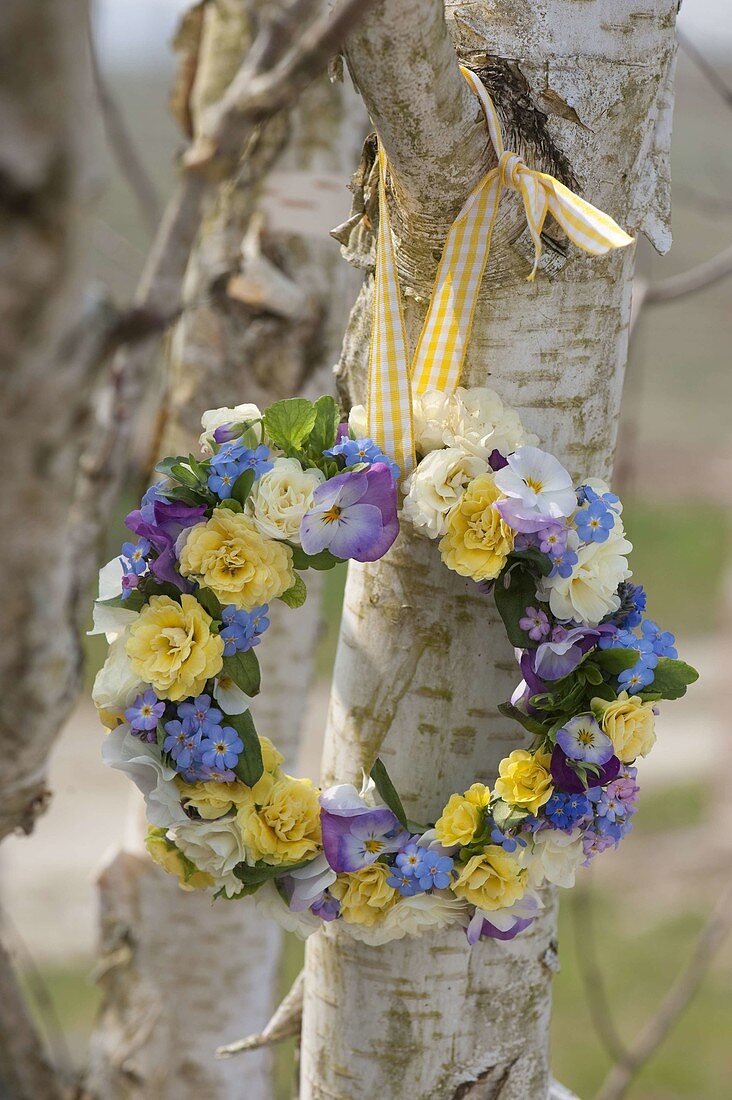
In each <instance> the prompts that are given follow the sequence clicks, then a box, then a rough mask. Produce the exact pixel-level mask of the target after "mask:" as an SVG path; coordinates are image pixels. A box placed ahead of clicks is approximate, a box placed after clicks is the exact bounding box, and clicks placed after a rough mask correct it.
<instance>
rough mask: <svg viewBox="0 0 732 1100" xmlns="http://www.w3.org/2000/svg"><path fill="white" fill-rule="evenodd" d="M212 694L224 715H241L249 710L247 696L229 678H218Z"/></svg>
mask: <svg viewBox="0 0 732 1100" xmlns="http://www.w3.org/2000/svg"><path fill="white" fill-rule="evenodd" d="M213 694H214V699H215V700H216V702H217V703H218V704H219V706H220V707H221V709H222V710H223V712H224V714H243V713H244V711H247V710H249V703H250V702H251V700H250V698H249V696H248V695H245V693H244V692H243V691H242V690H241V688H240V687H238V686H237V684H235V683H234V681H233V680H232V679H231V677H230V676H219V678H218V679H217V680H215V681H214V690H213Z"/></svg>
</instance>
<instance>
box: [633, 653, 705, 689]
mask: <svg viewBox="0 0 732 1100" xmlns="http://www.w3.org/2000/svg"><path fill="white" fill-rule="evenodd" d="M698 679H699V673H698V672H697V671H696V669H695V668H692V667H691V665H687V663H686V661H678V660H676V659H674V658H673V657H659V658H658V664H657V665H656V667H655V668H654V670H653V683H652V684H649V695H650V696H656V697H657V698H659V699H680V698H681V696H682V695H686V689H687V687H688V686H689V684H693V683H694V682H695V681H696V680H698ZM641 698H645V692H641Z"/></svg>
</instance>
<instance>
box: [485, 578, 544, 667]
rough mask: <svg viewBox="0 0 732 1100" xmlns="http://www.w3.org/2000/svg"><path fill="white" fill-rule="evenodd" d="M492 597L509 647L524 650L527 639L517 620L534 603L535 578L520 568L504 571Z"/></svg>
mask: <svg viewBox="0 0 732 1100" xmlns="http://www.w3.org/2000/svg"><path fill="white" fill-rule="evenodd" d="M493 596H494V599H495V601H496V608H497V609H498V614H499V615H500V616H501V618H502V619H503V625H504V626H505V628H506V633H507V634H508V639H509V641H510V642H511V645H514V646H518V647H519V648H520V649H526V647H527V645H528V640H529V639H528V635H527V633H526V631H524V630H522V629H521V627H520V626H519V619H521V618H522V617H523V615H524V612H525V611H526V608H527V607H530V606H531V605H532V604H533V603H535V602H536V578H535V577H534V576H533V575H532V574H531V573H530V572H529V571H528V569H525V568H523V567H521V566H518V567H516V568H515V569H511V570H504V571H503V573H502V574H501V575H500V577H499V578H498V580H497V581H496V583H495V587H494V589H493Z"/></svg>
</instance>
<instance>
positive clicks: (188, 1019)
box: [90, 0, 365, 1100]
mask: <svg viewBox="0 0 732 1100" xmlns="http://www.w3.org/2000/svg"><path fill="white" fill-rule="evenodd" d="M272 6H273V5H272V4H271V3H264V2H263V0H247V3H245V4H242V3H241V0H225V2H224V0H222V2H219V3H217V4H215V5H214V4H211V5H208V6H207V7H206V9H205V11H204V15H203V20H204V23H203V37H202V40H201V43H200V47H199V54H198V67H197V72H196V80H195V82H194V83H193V86H192V90H191V94H190V115H191V118H192V120H193V127H194V131H195V129H196V127H197V126H198V125H199V123H200V120H201V118H202V117H203V116H205V113H206V111H207V110H209V109H210V105H211V104H213V103H215V102H216V101H217V100H218V99H219V98H220V96H221V94H222V92H223V91H224V90H225V88H226V86H227V80H230V79H231V77H232V76H233V74H234V73H235V72H236V71H237V69H238V68H239V65H240V64H241V60H242V56H243V54H244V53H245V51H246V49H247V48H248V44H249V42H250V41H251V37H252V34H253V31H254V28H255V26H256V23H257V20H258V18H259V16H260V15H261V14H262V13H263V12H264V11H265V9H271V7H272ZM267 14H268V15H271V11H268V12H267ZM178 110H179V113H180V110H181V104H178ZM364 129H365V116H364V114H363V108H362V106H361V105H360V103H359V101H358V99H357V97H356V96H355V94H354V93H353V92H352V90H351V89H349V88H347V87H345V86H344V85H333V86H331V85H329V84H328V83H327V81H326V80H325V78H323V79H322V80H320V81H318V82H316V83H315V84H313V85H312V86H311V87H310V88H309V89H308V91H307V92H306V93H305V94H304V95H303V96H302V98H301V101H300V103H299V105H298V107H297V108H296V109H295V110H294V111H293V112H291V114H290V115H289V116H288V117H284V116H277V117H275V118H274V119H272V120H271V121H270V122H269V123H267V124H266V125H265V126H264V127H262V128H261V130H260V131H259V132H258V134H257V136H256V138H255V139H254V144H253V146H251V147H250V149H249V154H248V156H247V159H246V161H245V162H244V163H243V165H242V166H241V167H240V169H239V171H238V173H237V175H236V178H235V179H233V180H231V181H227V182H226V183H224V184H222V185H221V186H220V187H219V188H217V190H216V193H215V194H214V195H213V196H212V200H211V202H210V204H209V206H208V208H207V210H206V212H205V215H204V218H203V223H202V228H201V232H200V236H199V240H198V243H197V245H196V248H195V250H194V252H193V254H192V257H191V261H190V264H189V267H188V272H187V276H186V280H185V286H184V298H185V300H186V301H187V302H192V303H196V305H195V307H194V308H190V309H188V310H187V311H186V313H185V314H184V315H183V317H182V318H181V320H180V321H179V323H178V325H177V326H176V329H175V331H174V333H173V335H172V338H171V342H170V346H169V352H168V374H169V385H168V395H167V400H166V414H167V419H166V423H165V426H164V431H163V437H162V443H161V451H162V452H163V453H166V454H168V453H171V454H173V453H179V452H182V453H187V452H188V451H189V450H194V451H195V450H196V449H197V443H196V441H197V438H198V435H199V433H200V430H201V429H200V417H201V413H202V411H203V410H204V409H208V408H216V407H218V406H221V405H234V404H237V403H238V402H241V401H254V402H257V403H259V404H260V405H262V406H264V405H266V404H268V403H270V402H272V401H274V400H276V399H278V398H281V397H286V396H291V395H292V394H293V393H295V392H306V393H308V394H309V395H313V394H314V393H317V392H327V391H329V390H330V389H332V387H333V381H332V375H331V368H332V365H333V363H334V361H335V360H336V358H337V355H338V346H339V343H340V336H341V333H342V330H343V325H344V323H345V320H346V317H347V312H348V309H349V308H350V306H351V305H352V303H353V301H354V299H355V297H356V292H357V288H358V279H357V277H356V276H355V274H354V275H353V276H352V277H351V278H349V277H348V276H347V277H345V278H344V277H343V272H342V271H341V270H339V268H340V257H339V255H338V249H337V247H336V245H335V244H334V243H333V242H332V241H330V240H329V239H328V238H327V235H325V234H323V233H322V232H320V231H319V230H318V229H317V228H315V227H313V226H312V225H311V219H312V218H313V217H314V213H315V206H314V198H313V196H311V195H309V194H307V193H303V194H285V195H284V196H280V197H279V199H278V198H277V196H275V197H274V198H273V196H272V194H271V192H272V189H273V188H274V187H275V185H276V180H277V179H278V178H279V179H281V178H282V174H283V173H286V172H287V173H289V172H291V171H292V170H293V169H294V168H295V167H296V168H297V169H298V170H299V172H300V173H306V174H307V176H308V178H309V180H310V181H311V183H314V184H315V185H316V186H317V184H318V182H319V183H320V186H321V188H325V189H326V192H327V193H331V191H332V193H333V194H334V195H336V196H337V195H338V190H337V186H338V183H339V181H344V180H345V179H346V178H347V174H348V171H349V169H350V167H351V165H352V164H353V161H354V159H355V157H356V155H357V152H358V148H359V146H360V142H361V138H362V135H363V132H364ZM328 188H330V189H331V191H329V190H328ZM293 210H296V211H297V212H298V216H297V218H295V219H293V214H292V211H293ZM340 212H341V211H340V210H338V209H335V210H334V211H333V216H332V221H333V223H335V221H337V220H338V216H339V214H340ZM283 227H285V228H283ZM311 572H312V571H311ZM319 580H320V574H315V573H314V572H312V575H310V576H308V578H307V583H308V600H307V602H306V604H305V605H304V607H303V608H301V609H300V610H298V611H297V613H296V614H294V613H293V612H292V610H290V609H289V608H285V607H284V605H283V604H280V603H279V602H277V603H276V605H275V606H273V607H272V608H271V623H272V625H271V626H270V628H269V630H268V633H267V638H266V644H265V645H263V646H262V647H261V651H260V661H261V665H262V682H263V693H262V696H261V697H260V698H258V699H256V700H255V701H254V702H253V705H252V710H253V713H254V715H255V720H256V723H257V728H258V729H259V731H260V732H261V733H262V734H266V735H268V736H269V737H271V738H272V740H274V741H275V742H276V743H277V745H278V747H279V748H280V749H281V750H282V751H283V752H284V753H285V755H286V758H287V765H288V766H289V767H290V769H294V768H295V755H296V750H297V746H298V738H299V733H300V730H301V727H302V722H303V719H304V716H305V712H306V707H307V694H308V690H309V687H310V680H311V677H312V671H313V655H314V649H315V646H316V641H317V632H318V630H319V622H320V616H319V595H320V585H319ZM143 829H144V821H142V820H141V818H140V817H139V816H138V817H137V818H136V821H135V823H134V825H133V827H132V828H131V830H130V833H131V836H130V839H129V841H128V843H127V845H126V847H127V849H128V850H127V851H123V852H121V853H119V854H117V856H116V857H115V858H114V860H113V861H112V863H111V864H110V865H109V866H108V867H107V869H106V870H105V872H104V873H103V874H102V876H101V879H100V892H101V897H102V956H101V958H102V966H103V967H104V960H105V959H106V960H110V966H109V968H108V969H107V971H106V973H105V975H104V977H103V979H102V984H103V988H104V1004H103V1009H102V1015H101V1018H100V1020H99V1022H98V1025H97V1029H96V1032H95V1036H94V1041H93V1046H92V1073H91V1077H90V1091H91V1093H92V1095H93V1096H96V1097H98V1098H99V1100H117V1098H119V1100H121V1098H123V1097H124V1098H125V1100H127V1098H135V1100H148V1098H149V1100H152V1098H153V1097H154V1098H155V1100H158V1098H162V1100H168V1098H170V1100H173V1098H175V1100H187V1098H191V1100H193V1098H194V1097H196V1098H199V1097H202V1096H205V1097H211V1098H212V1100H213V1098H218V1097H221V1098H222V1100H223V1098H224V1097H226V1100H238V1098H241V1100H269V1098H270V1097H271V1094H272V1084H271V1076H270V1075H271V1056H270V1052H269V1051H268V1050H261V1051H258V1052H257V1053H255V1054H253V1055H250V1056H249V1057H248V1060H247V1062H246V1065H245V1066H243V1065H242V1063H241V1062H237V1061H232V1060H222V1059H216V1058H215V1056H214V1054H215V1050H216V1047H217V1046H219V1045H220V1044H221V1043H222V1042H230V1041H231V1040H233V1039H235V1038H236V1037H237V1036H239V1035H241V1034H243V1033H245V1032H255V1031H260V1030H261V1029H262V1027H263V1026H264V1024H265V1023H266V1021H267V1020H268V1019H269V1017H270V1015H271V1011H272V1008H273V1004H274V999H275V996H276V989H277V970H278V965H279V951H280V945H281V932H280V930H279V928H278V927H277V926H276V925H275V924H273V923H272V922H270V921H268V920H266V919H264V918H263V917H262V916H261V915H259V914H258V913H257V912H256V910H255V908H254V904H253V902H252V900H251V899H245V900H243V901H236V900H235V901H229V902H227V901H223V900H222V901H219V902H217V903H216V904H215V905H213V906H212V904H211V901H210V899H209V897H208V896H200V895H193V894H190V893H183V892H181V891H180V890H179V889H178V887H177V884H176V883H175V882H174V881H172V880H171V879H170V878H168V877H167V876H165V875H163V874H161V873H160V870H159V869H158V868H155V867H153V866H152V865H151V864H150V863H149V860H148V859H147V857H146V856H142V857H141V856H139V855H138V852H139V841H140V839H141V834H142V832H143Z"/></svg>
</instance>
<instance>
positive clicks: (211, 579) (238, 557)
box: [180, 508, 295, 611]
mask: <svg viewBox="0 0 732 1100" xmlns="http://www.w3.org/2000/svg"><path fill="white" fill-rule="evenodd" d="M180 571H181V573H182V574H183V576H184V577H195V579H196V580H197V581H198V582H199V583H200V584H201V585H204V586H205V587H206V588H210V589H211V591H212V592H213V593H214V595H215V596H216V597H217V599H218V600H220V601H221V603H222V604H230V603H233V604H235V606H236V607H240V608H244V609H245V610H246V611H251V610H252V608H253V607H257V606H259V605H260V604H263V603H270V602H271V601H272V600H274V599H276V598H277V597H278V596H281V595H282V593H283V592H286V591H287V589H288V588H292V586H293V584H294V583H295V574H294V572H293V569H292V550H291V549H290V547H289V546H285V544H284V543H282V542H275V540H274V539H268V538H265V537H264V535H261V534H260V533H259V531H258V530H257V528H256V525H255V523H254V520H253V519H252V518H251V516H248V515H245V514H244V512H232V511H230V510H229V509H228V508H216V509H215V511H214V514H213V515H212V516H211V519H210V520H208V522H207V523H199V524H198V525H197V526H196V527H193V528H191V531H190V533H189V535H188V538H187V540H186V543H185V545H184V546H183V548H182V550H181V553H180Z"/></svg>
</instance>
